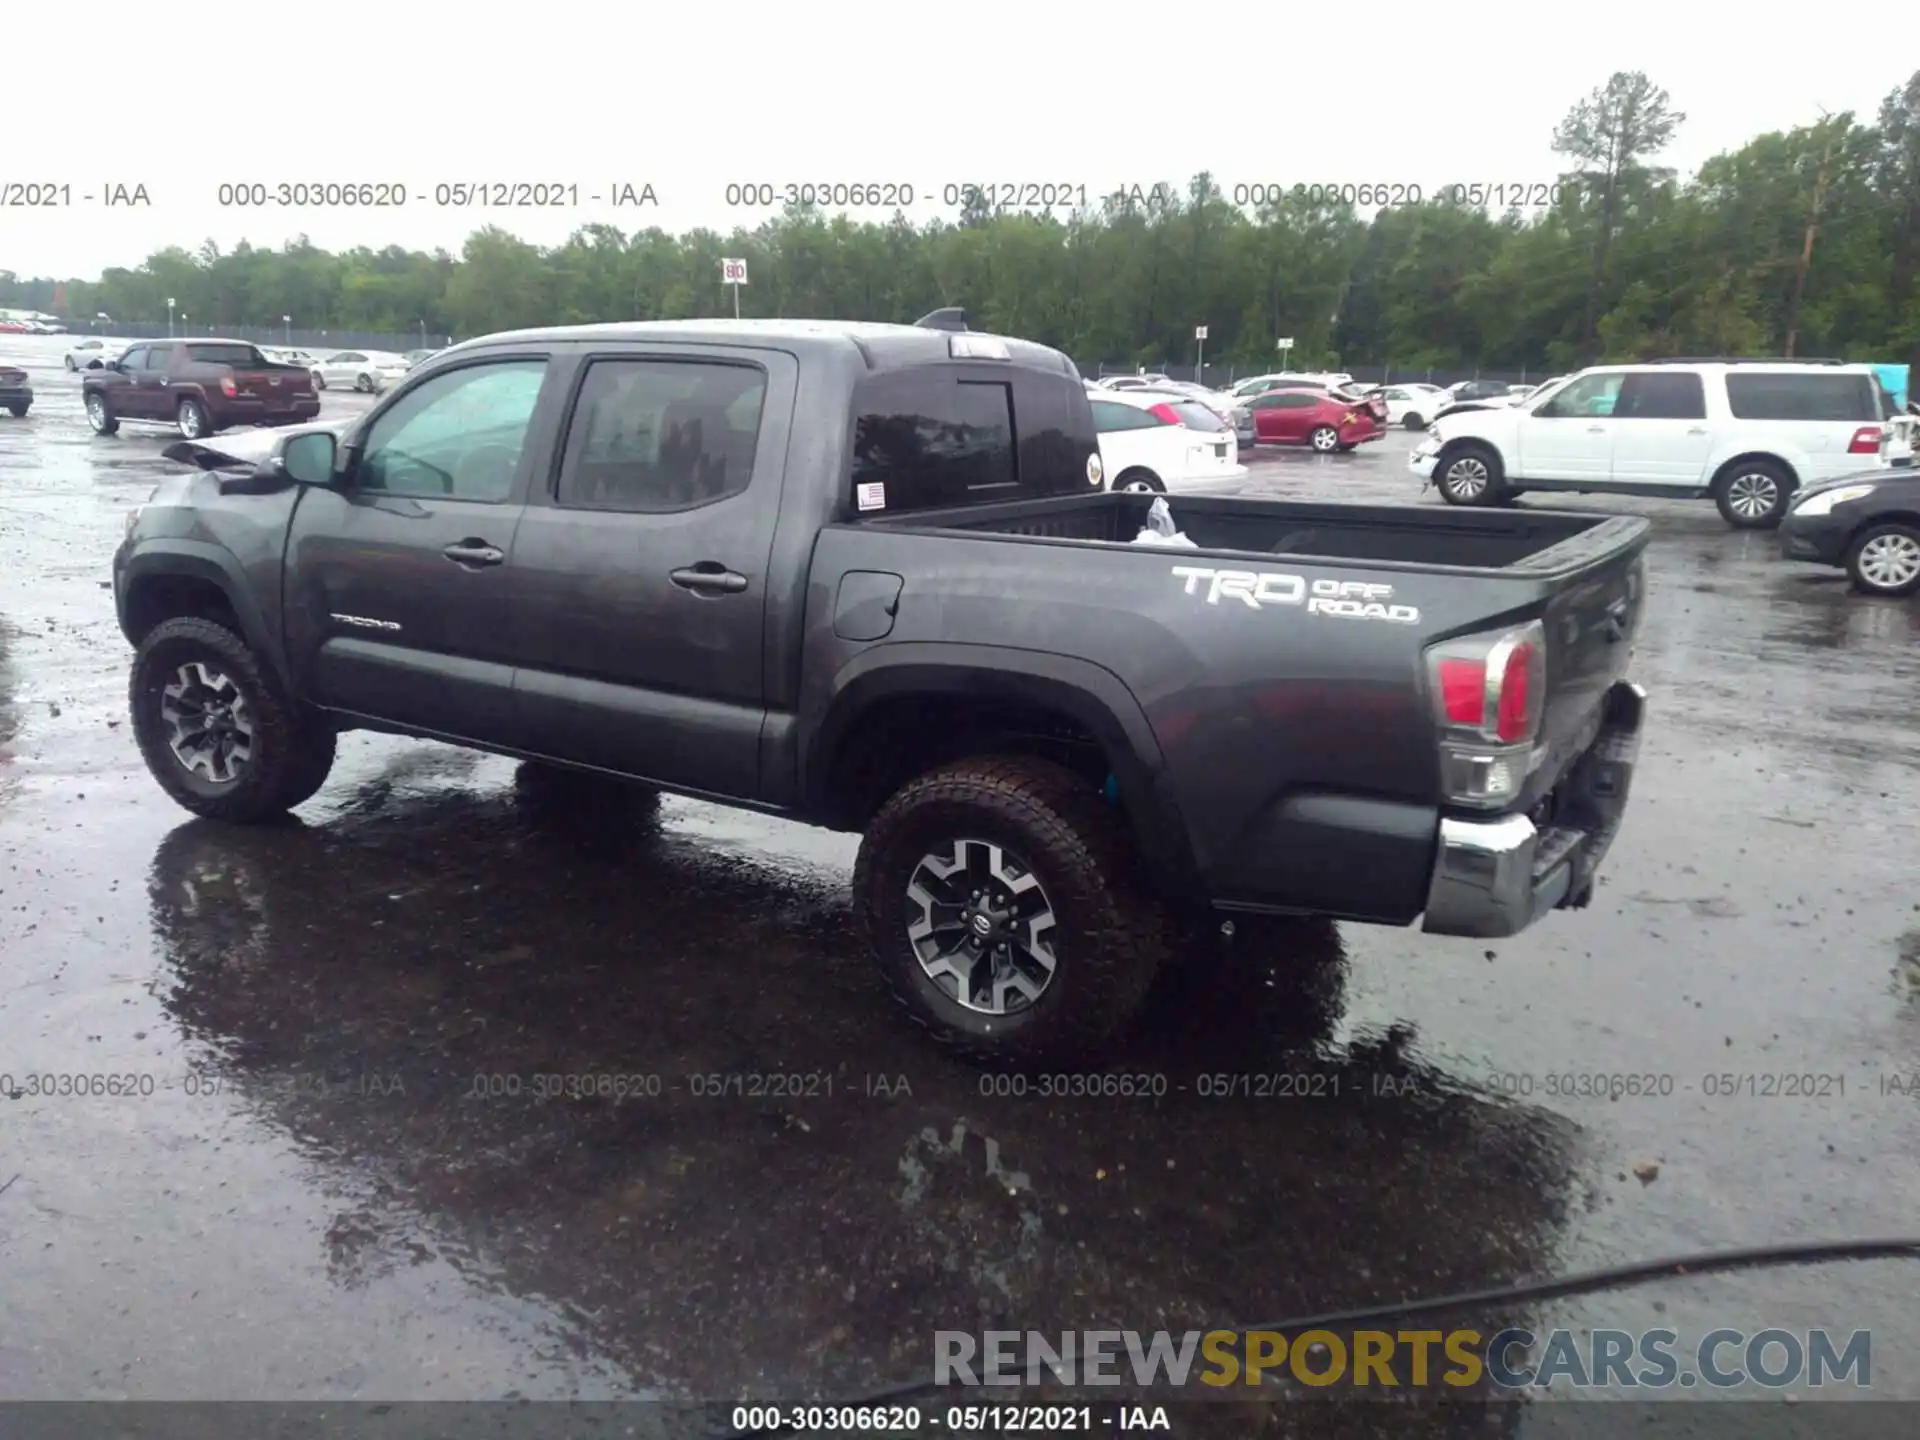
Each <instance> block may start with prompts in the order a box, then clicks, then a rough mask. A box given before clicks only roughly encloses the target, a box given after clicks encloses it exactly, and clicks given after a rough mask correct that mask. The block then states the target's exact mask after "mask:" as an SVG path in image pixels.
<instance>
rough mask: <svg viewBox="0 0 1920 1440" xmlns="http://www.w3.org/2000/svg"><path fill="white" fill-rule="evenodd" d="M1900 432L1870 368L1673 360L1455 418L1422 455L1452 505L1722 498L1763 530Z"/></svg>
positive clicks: (1576, 380)
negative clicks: (1538, 498) (1889, 421)
mask: <svg viewBox="0 0 1920 1440" xmlns="http://www.w3.org/2000/svg"><path fill="white" fill-rule="evenodd" d="M1886 435H1887V427H1886V424H1885V417H1884V415H1883V413H1882V406H1881V400H1880V387H1879V383H1878V378H1877V376H1876V374H1875V372H1874V369H1873V367H1872V366H1870V365H1841V364H1835V363H1831V362H1825V361H1801V362H1796V361H1792V360H1777V361H1669V362H1664V363H1659V364H1653V365H1607V366H1599V367H1596V368H1594V369H1591V370H1582V371H1581V372H1579V373H1578V374H1576V375H1573V376H1570V377H1568V378H1567V379H1566V380H1563V381H1561V382H1560V383H1558V384H1552V385H1548V386H1545V387H1542V389H1541V391H1540V393H1538V394H1536V395H1534V396H1531V397H1529V398H1528V399H1526V400H1524V401H1522V402H1520V404H1518V405H1516V406H1511V407H1509V406H1505V405H1495V406H1490V407H1488V408H1486V409H1478V410H1467V411H1461V412H1459V413H1456V414H1453V415H1447V416H1443V417H1442V418H1440V419H1439V420H1436V421H1435V422H1434V424H1433V427H1432V429H1431V430H1430V431H1429V432H1428V434H1427V437H1426V438H1425V439H1424V440H1423V441H1421V442H1420V444H1419V445H1417V446H1416V447H1415V448H1414V451H1413V454H1412V456H1411V458H1410V459H1409V462H1408V463H1409V464H1410V465H1411V466H1412V468H1413V471H1414V473H1415V474H1416V475H1419V476H1420V477H1421V478H1422V479H1424V480H1426V481H1427V482H1428V483H1430V484H1433V485H1436V486H1438V487H1439V490H1440V495H1441V498H1442V499H1444V500H1446V501H1447V502H1448V503H1449V504H1452V505H1501V504H1506V503H1507V502H1509V501H1510V500H1512V499H1513V497H1514V496H1516V495H1520V494H1523V493H1525V492H1526V491H1528V490H1570V491H1575V492H1578V493H1580V494H1587V493H1589V492H1596V493H1601V494H1614V495H1645V496H1649V497H1655V498H1662V499H1702V498H1705V497H1707V496H1712V497H1713V500H1714V503H1715V504H1717V505H1718V506H1719V507H1720V513H1721V515H1722V516H1724V517H1725V519H1726V521H1727V523H1728V524H1729V525H1733V526H1735V527H1737V528H1739V529H1743V530H1755V529H1768V528H1771V527H1773V526H1775V525H1777V524H1779V523H1780V517H1781V516H1782V515H1784V514H1786V511H1787V503H1788V501H1789V500H1790V499H1791V497H1792V495H1793V492H1794V491H1795V490H1796V489H1798V488H1799V487H1800V486H1802V485H1811V484H1813V483H1814V482H1815V481H1817V480H1825V479H1827V478H1829V477H1831V476H1834V475H1845V474H1848V473H1850V472H1852V471H1855V470H1860V469H1865V468H1870V467H1872V466H1873V465H1875V464H1877V463H1879V461H1878V459H1877V457H1878V456H1879V454H1880V451H1881V447H1882V444H1883V442H1884V440H1885V438H1886Z"/></svg>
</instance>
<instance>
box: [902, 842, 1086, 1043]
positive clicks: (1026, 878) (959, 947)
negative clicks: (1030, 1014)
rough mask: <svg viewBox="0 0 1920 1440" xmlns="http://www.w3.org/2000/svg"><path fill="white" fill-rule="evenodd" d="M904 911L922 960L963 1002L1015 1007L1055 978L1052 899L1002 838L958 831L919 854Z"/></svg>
mask: <svg viewBox="0 0 1920 1440" xmlns="http://www.w3.org/2000/svg"><path fill="white" fill-rule="evenodd" d="M907 913H908V920H907V941H908V943H909V944H910V945H912V947H913V953H914V956H915V957H916V958H917V959H918V960H919V962H920V968H921V969H922V970H924V971H925V972H926V975H927V978H928V979H930V980H931V981H933V983H934V984H935V985H937V986H939V987H940V989H941V990H942V991H943V992H944V993H945V994H946V996H947V998H948V999H950V1000H952V1001H954V1003H956V1004H958V1005H960V1006H962V1007H964V1008H965V1009H968V1010H972V1011H974V1012H976V1013H977V1014H982V1015H1012V1014H1017V1013H1019V1012H1020V1011H1022V1010H1026V1009H1028V1008H1029V1007H1031V1006H1032V1005H1033V1004H1035V1003H1036V1002H1037V1001H1038V1000H1039V999H1040V997H1041V995H1043V994H1044V993H1046V989H1047V987H1048V986H1049V985H1050V984H1052V983H1053V975H1054V969H1055V966H1056V965H1057V964H1058V963H1059V962H1058V957H1057V956H1056V955H1055V953H1054V949H1053V931H1054V927H1055V924H1056V921H1055V919H1054V913H1053V905H1052V903H1051V902H1050V901H1049V900H1048V899H1047V892H1046V890H1045V889H1044V888H1043V887H1042V886H1041V884H1040V879H1039V877H1038V876H1037V875H1035V874H1034V873H1033V872H1032V871H1031V870H1030V869H1028V868H1027V867H1026V865H1024V864H1023V863H1022V862H1021V861H1020V859H1019V858H1018V857H1017V856H1016V855H1014V854H1013V852H1011V851H1010V850H1008V849H1007V848H1006V847H1005V846H1002V845H996V844H994V843H992V842H991V841H987V840H973V839H962V840H956V841H954V842H953V845H952V846H951V848H950V849H949V851H948V853H946V854H945V855H937V854H927V855H922V856H921V857H920V861H919V863H918V864H917V865H915V866H914V868H913V872H912V874H911V875H909V876H908V878H907Z"/></svg>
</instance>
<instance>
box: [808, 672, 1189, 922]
mask: <svg viewBox="0 0 1920 1440" xmlns="http://www.w3.org/2000/svg"><path fill="white" fill-rule="evenodd" d="M1008 751H1012V752H1014V753H1029V754H1035V755H1039V756H1043V757H1045V758H1052V759H1056V760H1063V762H1065V763H1071V764H1074V766H1075V768H1079V769H1080V770H1081V771H1082V772H1083V773H1085V774H1087V775H1088V776H1089V778H1090V779H1092V780H1093V781H1094V783H1096V784H1098V783H1099V782H1100V777H1098V776H1095V775H1094V774H1093V772H1092V770H1091V769H1089V766H1090V765H1093V764H1096V763H1097V764H1098V765H1100V766H1103V767H1104V769H1105V772H1106V773H1107V774H1111V775H1112V776H1113V777H1114V780H1115V782H1116V784H1117V787H1118V792H1119V794H1118V800H1119V803H1120V805H1121V806H1122V808H1123V810H1124V811H1125V813H1126V816H1127V820H1128V824H1129V828H1130V829H1131V831H1132V833H1133V837H1134V841H1135V844H1136V846H1137V848H1138V850H1139V853H1140V855H1141V856H1142V858H1143V859H1144V860H1145V861H1146V862H1147V869H1148V872H1149V873H1150V874H1151V875H1152V876H1153V877H1154V878H1155V880H1156V882H1157V883H1159V884H1161V885H1162V886H1163V887H1164V888H1167V889H1169V890H1172V891H1179V892H1185V893H1197V892H1198V875H1197V868H1196V866H1195V862H1194V856H1193V851H1192V847H1191V843H1190V841H1189V839H1188V833H1187V827H1186V823H1185V821H1184V818H1183V817H1182V816H1181V814H1180V810H1179V807H1178V805H1177V804H1176V803H1175V802H1174V801H1173V799H1172V798H1171V796H1169V795H1168V793H1167V791H1166V787H1165V781H1164V771H1165V761H1164V757H1163V756H1162V754H1161V751H1160V744H1159V741H1158V740H1157V739H1156V738H1155V736H1154V733H1153V729H1152V727H1151V726H1150V725H1149V724H1148V722H1147V717H1146V712H1145V711H1144V710H1142V709H1141V707H1140V703H1139V701H1138V700H1136V699H1135V698H1134V696H1133V693H1132V692H1131V691H1130V690H1128V689H1127V687H1126V685H1125V683H1124V682H1123V681H1122V680H1121V679H1120V678H1119V676H1117V675H1115V674H1114V673H1113V672H1112V671H1110V670H1107V669H1105V668H1104V667H1102V666H1099V665H1096V664H1094V663H1093V662H1092V661H1089V660H1081V659H1077V658H1073V657H1068V656H1059V655H1048V654H1044V653H1042V652H1038V651H1030V650H1012V649H1003V648H1000V647H996V646H985V645H962V644H948V643H926V644H922V643H904V644H899V645H879V646H875V647H874V648H872V649H870V650H867V651H865V652H864V653H862V654H861V655H860V656H858V657H856V658H855V659H854V660H853V661H852V662H851V663H850V664H848V665H847V666H846V667H845V668H844V669H843V670H841V672H840V673H839V674H838V675H837V676H835V677H834V681H833V686H832V693H831V695H830V697H829V698H828V700H827V703H826V705H825V706H824V708H823V709H822V711H821V714H820V718H819V720H818V721H817V722H816V723H814V724H813V725H812V726H811V727H809V729H808V730H807V732H806V733H804V734H803V735H802V737H801V743H800V776H799V781H800V793H801V796H802V798H803V805H804V808H805V811H806V813H807V814H809V815H811V816H813V817H816V818H818V819H819V820H821V821H822V822H823V823H825V824H828V825H831V826H833V827H834V828H837V829H845V830H858V829H861V828H862V827H864V825H865V823H866V821H867V820H868V819H870V818H871V816H872V814H873V813H874V812H875V811H876V810H877V809H878V808H879V806H880V805H881V804H883V803H884V802H885V800H886V798H887V797H888V796H889V795H891V794H892V793H893V792H894V791H895V790H897V789H898V788H899V786H900V785H901V784H904V783H905V782H906V781H907V780H908V779H910V778H911V777H912V776H913V775H915V774H919V773H924V771H926V770H927V769H930V768H932V767H933V766H935V765H939V764H944V763H947V762H949V761H951V760H957V759H960V758H963V757H964V756H966V755H970V754H982V753H989V752H999V753H1006V752H1008Z"/></svg>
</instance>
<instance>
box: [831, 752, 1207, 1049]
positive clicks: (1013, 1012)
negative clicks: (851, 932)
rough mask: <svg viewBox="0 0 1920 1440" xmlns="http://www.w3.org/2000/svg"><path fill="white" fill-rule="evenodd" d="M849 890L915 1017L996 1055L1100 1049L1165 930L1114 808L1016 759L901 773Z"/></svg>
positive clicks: (1068, 780)
mask: <svg viewBox="0 0 1920 1440" xmlns="http://www.w3.org/2000/svg"><path fill="white" fill-rule="evenodd" d="M853 894H854V904H855V908H856V911H857V914H858V917H859V921H860V924H861V927H862V929H863V930H864V931H865V933H866V938H867V943H868V946H869V948H870V950H871V951H872V954H873V956H874V958H875V960H876V961H877V963H878V964H879V966H880V970H881V974H882V975H883V976H884V977H885V979H886V982H887V985H888V987H889V988H890V989H891V990H892V992H893V995H894V998H895V999H896V1000H898V1001H899V1003H900V1004H901V1005H902V1006H903V1007H904V1008H905V1009H906V1011H907V1013H908V1014H909V1015H910V1016H911V1017H912V1019H913V1020H914V1022H915V1023H916V1024H918V1025H920V1026H922V1027H923V1028H924V1029H926V1030H927V1031H928V1032H929V1033H930V1034H931V1035H932V1036H933V1038H934V1040H935V1041H937V1042H938V1043H939V1044H941V1045H943V1046H945V1047H946V1048H948V1049H950V1050H954V1051H956V1052H958V1053H960V1054H963V1055H966V1056H969V1057H970V1058H973V1059H975V1060H980V1061H986V1062H991V1063H995V1064H1024V1063H1028V1062H1033V1061H1040V1060H1046V1061H1065V1060H1073V1059H1080V1058H1092V1057H1093V1056H1095V1055H1096V1054H1097V1053H1098V1052H1099V1051H1100V1050H1101V1049H1103V1048H1104V1047H1105V1045H1106V1044H1107V1043H1108V1042H1109V1041H1111V1040H1113V1039H1114V1038H1115V1037H1116V1036H1117V1035H1119V1034H1120V1033H1121V1031H1123V1030H1124V1029H1125V1028H1126V1027H1127V1026H1128V1025H1129V1024H1130V1022H1132V1021H1133V1020H1134V1019H1135V1018H1136V1017H1137V1015H1138V1014H1139V1013H1140V1010H1141V1008H1142V1006H1143V1005H1144V1003H1145V1000H1146V997H1147V995H1148V993H1149V990H1150V989H1151V987H1152V984H1153V980H1154V977H1155V975H1156V974H1157V973H1158V971H1159V968H1160V964H1161V961H1162V958H1163V956H1164V955H1165V953H1166V949H1167V941H1168V937H1169V935H1170V933H1171V922H1170V919H1169V917H1168V915H1167V914H1166V912H1165V910H1164V909H1163V908H1162V907H1161V906H1160V904H1159V903H1158V902H1157V901H1155V900H1153V899H1151V898H1149V896H1148V895H1147V894H1146V892H1145V891H1144V890H1143V889H1142V888H1141V887H1140V884H1139V875H1138V867H1137V864H1136V862H1135V859H1134V853H1133V847H1132V844H1131V841H1130V837H1129V836H1128V834H1127V833H1126V826H1125V822H1124V820H1123V818H1122V815H1121V812H1120V811H1119V810H1118V809H1117V808H1115V807H1113V806H1111V805H1108V804H1107V803H1105V802H1104V801H1103V800H1102V799H1101V797H1100V795H1099V793H1098V792H1097V791H1096V790H1095V789H1094V787H1093V786H1092V785H1090V784H1088V783H1087V782H1086V781H1085V780H1083V779H1082V778H1081V777H1080V776H1078V775H1076V774H1074V773H1073V772H1072V771H1070V770H1066V769H1064V768H1062V767H1060V766H1057V765H1053V764H1050V763H1048V762H1046V761H1043V760H1035V759H1031V758H1028V757H1025V756H982V757H977V758H974V759H968V760H961V761H957V762H955V763H953V764H950V765H946V766H943V767H941V768H939V769H937V770H933V771H930V772H928V773H927V774H925V775H921V776H918V777H917V778H915V779H913V780H910V781H908V782H907V784H906V785H904V786H903V787H901V789H900V790H899V792H898V793H896V794H895V795H894V797H893V798H892V799H891V800H889V801H888V802H887V803H886V804H885V805H884V806H882V807H881V809H880V812H879V814H877V815H876V816H874V818H873V820H872V822H871V823H870V824H869V825H868V826H867V832H866V837H865V839H863V840H862V842H861V845H860V855H859V859H858V860H857V862H856V863H855V866H854V875H853Z"/></svg>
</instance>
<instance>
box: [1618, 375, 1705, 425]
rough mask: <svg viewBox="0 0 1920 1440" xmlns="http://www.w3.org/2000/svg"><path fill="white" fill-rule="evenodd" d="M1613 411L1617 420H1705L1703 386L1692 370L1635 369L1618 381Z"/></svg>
mask: <svg viewBox="0 0 1920 1440" xmlns="http://www.w3.org/2000/svg"><path fill="white" fill-rule="evenodd" d="M1613 414H1614V418H1615V419H1617V420H1704V419H1706V418H1707V391H1706V387H1705V386H1704V385H1702V384H1701V383H1700V377H1699V375H1697V374H1695V373H1694V372H1693V371H1691V370H1676V371H1673V372H1672V373H1670V374H1659V373H1653V372H1646V371H1636V372H1635V373H1634V374H1631V375H1629V376H1627V378H1626V379H1625V380H1624V381H1623V382H1622V383H1621V386H1620V398H1619V400H1618V401H1617V402H1616V403H1615V405H1614V407H1613Z"/></svg>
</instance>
